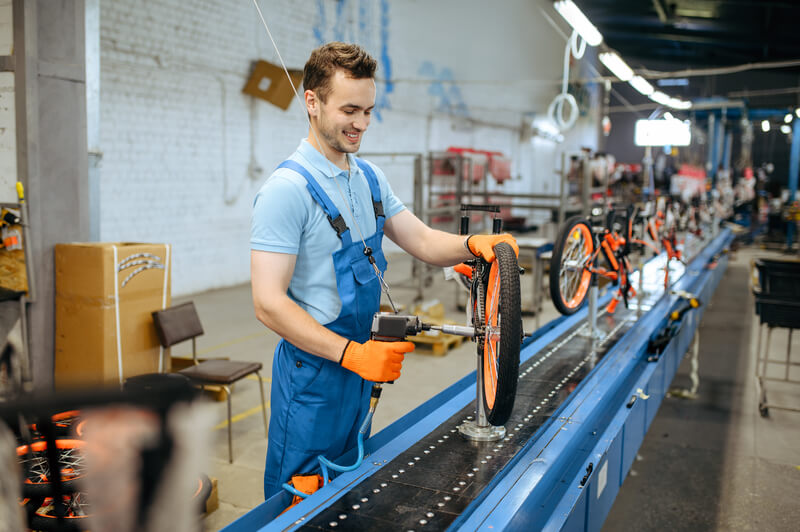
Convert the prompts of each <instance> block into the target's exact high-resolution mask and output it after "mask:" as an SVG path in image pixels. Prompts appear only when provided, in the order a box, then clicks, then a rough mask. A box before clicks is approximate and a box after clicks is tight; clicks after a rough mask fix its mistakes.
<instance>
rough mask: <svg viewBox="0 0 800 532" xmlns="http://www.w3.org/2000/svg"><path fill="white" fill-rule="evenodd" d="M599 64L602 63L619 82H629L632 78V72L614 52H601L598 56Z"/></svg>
mask: <svg viewBox="0 0 800 532" xmlns="http://www.w3.org/2000/svg"><path fill="white" fill-rule="evenodd" d="M600 62H601V63H603V64H604V65H605V66H606V68H607V69H609V70H610V71H611V73H612V74H614V75H615V76H617V77H618V78H619V79H620V81H630V80H631V78H632V77H633V70H631V67H629V66H628V64H627V63H626V62H625V61H623V59H622V58H621V57H620V56H619V55H617V53H616V52H603V53H601V54H600Z"/></svg>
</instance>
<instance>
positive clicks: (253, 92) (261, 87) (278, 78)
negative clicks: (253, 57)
mask: <svg viewBox="0 0 800 532" xmlns="http://www.w3.org/2000/svg"><path fill="white" fill-rule="evenodd" d="M289 76H291V78H292V83H294V86H295V87H297V90H300V85H301V84H302V83H303V71H302V70H289ZM292 83H289V78H288V77H286V72H284V70H283V67H280V66H278V65H273V64H272V63H269V62H267V61H263V60H258V61H257V62H256V64H255V66H254V67H253V72H252V74H251V75H250V79H248V80H247V84H245V86H244V88H242V92H243V93H245V94H249V95H250V96H253V97H255V98H261V99H262V100H266V101H268V102H270V103H271V104H274V105H276V106H278V107H280V108H281V109H283V110H284V111H285V110H286V109H288V108H289V105H291V103H292V101H293V100H294V99H295V94H294V89H292ZM301 96H302V94H301Z"/></svg>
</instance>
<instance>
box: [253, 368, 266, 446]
mask: <svg viewBox="0 0 800 532" xmlns="http://www.w3.org/2000/svg"><path fill="white" fill-rule="evenodd" d="M256 377H258V389H259V391H260V392H261V416H262V417H263V418H264V435H265V436H266V437H267V438H269V425H268V424H267V400H266V399H265V398H264V381H262V380H261V372H259V371H256Z"/></svg>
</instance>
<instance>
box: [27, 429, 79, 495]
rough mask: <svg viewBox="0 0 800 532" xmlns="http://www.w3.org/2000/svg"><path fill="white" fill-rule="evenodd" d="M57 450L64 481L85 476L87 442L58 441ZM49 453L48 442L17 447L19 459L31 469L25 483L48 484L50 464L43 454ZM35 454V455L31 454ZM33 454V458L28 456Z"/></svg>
mask: <svg viewBox="0 0 800 532" xmlns="http://www.w3.org/2000/svg"><path fill="white" fill-rule="evenodd" d="M55 443H56V449H58V450H59V451H61V452H60V453H59V457H58V461H59V468H60V471H61V479H62V481H69V480H75V479H76V478H80V477H82V476H83V452H82V449H83V447H84V445H85V442H84V441H82V440H66V439H64V440H56V442H55ZM46 451H47V442H46V441H37V442H33V443H31V444H30V445H20V446H18V447H17V457H19V459H20V460H22V461H24V462H25V463H26V467H27V468H28V469H29V473H28V474H29V475H30V476H29V477H28V478H26V479H25V480H24V481H23V482H24V483H25V484H42V483H48V482H49V477H50V476H51V472H50V468H49V464H48V462H47V459H46V457H43V456H41V453H44V452H46ZM31 453H35V454H31ZM29 454H31V456H28V455H29Z"/></svg>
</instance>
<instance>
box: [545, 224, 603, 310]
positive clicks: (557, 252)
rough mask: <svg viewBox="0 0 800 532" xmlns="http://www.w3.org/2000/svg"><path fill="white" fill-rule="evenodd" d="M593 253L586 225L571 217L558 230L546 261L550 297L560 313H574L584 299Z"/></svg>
mask: <svg viewBox="0 0 800 532" xmlns="http://www.w3.org/2000/svg"><path fill="white" fill-rule="evenodd" d="M593 253H594V237H593V236H592V230H591V228H590V227H589V223H588V222H587V221H586V220H585V219H584V218H582V217H581V216H573V217H572V218H570V219H569V220H567V221H566V222H565V223H564V225H563V226H562V228H561V231H559V233H558V237H557V238H556V242H555V245H554V246H553V257H552V258H551V259H550V298H551V299H552V300H553V304H554V305H555V306H556V309H558V311H559V312H560V313H561V314H564V315H567V316H568V315H570V314H574V313H575V312H577V310H578V309H579V308H580V307H581V305H582V304H583V302H584V300H585V299H586V295H587V294H588V293H589V284H590V283H591V280H592V274H591V272H590V271H589V270H588V269H586V266H587V265H588V262H589V260H590V259H591V257H592V254H593Z"/></svg>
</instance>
